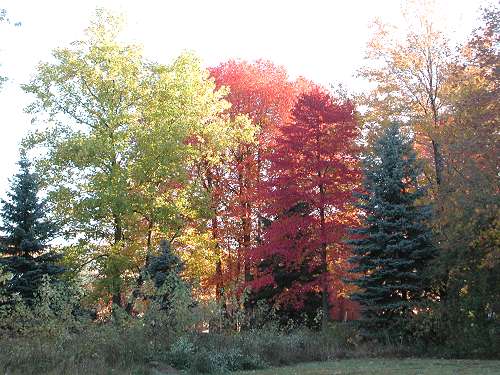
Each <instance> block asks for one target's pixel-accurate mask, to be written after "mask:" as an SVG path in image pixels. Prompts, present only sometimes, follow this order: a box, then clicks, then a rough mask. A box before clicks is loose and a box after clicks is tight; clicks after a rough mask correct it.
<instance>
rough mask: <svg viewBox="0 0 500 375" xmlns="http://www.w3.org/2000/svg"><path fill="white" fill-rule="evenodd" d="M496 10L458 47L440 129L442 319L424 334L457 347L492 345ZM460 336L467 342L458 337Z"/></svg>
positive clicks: (495, 310)
mask: <svg viewBox="0 0 500 375" xmlns="http://www.w3.org/2000/svg"><path fill="white" fill-rule="evenodd" d="M499 42H500V11H499V9H498V7H491V8H489V9H485V10H484V13H483V24H482V25H481V27H479V28H478V29H477V30H475V31H474V32H473V34H472V37H471V38H470V41H469V42H468V43H467V44H465V45H464V46H463V48H462V50H461V55H460V56H459V57H457V59H456V61H455V62H454V64H453V66H452V67H451V68H452V72H453V74H452V78H451V79H450V116H449V119H448V121H447V124H446V126H445V127H443V129H442V136H441V138H442V139H443V142H442V145H443V154H444V156H445V157H446V161H447V163H446V166H447V168H446V175H447V178H446V184H445V185H444V192H445V193H446V194H442V195H441V196H440V197H439V203H438V204H439V206H440V207H441V210H440V211H439V213H438V215H437V217H436V220H435V227H436V228H437V231H436V232H437V233H438V235H439V237H438V239H439V245H440V248H441V251H440V253H439V257H438V259H436V262H435V264H434V274H433V277H434V282H435V287H436V289H437V291H438V292H439V296H440V304H439V305H436V306H434V311H433V312H434V318H435V319H436V320H438V321H439V322H441V324H439V325H438V327H440V328H439V330H432V331H431V334H429V335H428V337H427V339H428V340H432V341H433V342H438V343H444V342H446V343H452V344H450V346H452V347H453V349H454V350H455V352H456V353H457V354H462V353H468V352H470V351H471V350H474V351H476V352H479V351H481V352H482V353H495V350H496V351H497V352H498V345H496V342H497V341H498V340H497V339H496V336H495V329H496V328H495V327H498V319H499V316H500V304H499V303H498V297H497V296H498V295H499V293H500V290H499V286H500V280H499V275H500V253H499V246H498V238H499V235H498V234H499V230H500V228H499V224H500V223H499V221H498V212H499V209H500V208H499V203H498V202H499V196H498V195H499V192H498V161H497V159H496V158H495V157H492V155H498V154H500V142H499V141H500V137H499V134H498V131H497V129H498V123H499V113H500V108H499V102H498V96H499V93H500V85H499V82H500V77H499V74H500V70H499V65H500V57H499V55H498V49H499ZM464 336H466V337H467V338H468V339H467V341H466V342H463V341H462V340H459V339H458V338H459V337H464Z"/></svg>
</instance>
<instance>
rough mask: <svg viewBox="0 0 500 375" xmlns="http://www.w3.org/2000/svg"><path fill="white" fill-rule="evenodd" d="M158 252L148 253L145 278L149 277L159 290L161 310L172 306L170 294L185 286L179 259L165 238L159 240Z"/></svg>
mask: <svg viewBox="0 0 500 375" xmlns="http://www.w3.org/2000/svg"><path fill="white" fill-rule="evenodd" d="M159 250H160V254H159V255H150V256H149V257H148V260H147V262H146V268H145V270H146V278H149V279H150V280H151V281H152V282H153V284H154V287H155V288H156V289H157V290H159V291H160V295H158V297H159V303H160V306H161V309H162V310H168V309H169V308H171V307H172V306H171V305H172V301H171V298H172V296H171V294H172V293H173V292H175V289H176V288H180V287H184V288H186V287H187V285H185V283H184V281H183V280H182V279H181V277H180V274H181V272H182V271H183V269H184V264H183V263H182V261H181V259H180V258H179V257H178V256H177V255H175V254H174V253H173V252H172V250H171V249H170V245H169V243H168V242H167V241H166V240H162V241H160V247H159Z"/></svg>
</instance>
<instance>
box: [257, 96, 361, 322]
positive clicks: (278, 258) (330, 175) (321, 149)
mask: <svg viewBox="0 0 500 375" xmlns="http://www.w3.org/2000/svg"><path fill="white" fill-rule="evenodd" d="M358 135H359V133H358V128H357V124H356V121H355V120H354V106H353V105H352V103H350V102H345V103H338V102H335V100H334V99H332V97H331V96H330V95H329V94H328V93H327V92H325V91H324V90H322V89H321V88H314V89H312V90H311V91H309V92H307V93H305V94H302V95H301V96H300V97H299V99H298V101H297V103H296V105H295V107H294V109H293V111H292V118H291V120H290V121H288V122H287V123H286V124H285V125H283V126H282V127H281V128H280V129H279V136H277V137H276V139H275V143H274V145H273V153H272V154H271V155H270V156H269V161H270V167H269V171H268V179H267V181H265V183H264V184H265V194H266V195H265V199H264V202H265V206H264V207H265V209H264V211H263V213H264V215H263V216H264V217H265V221H267V228H265V230H264V231H263V234H262V239H261V244H260V245H257V247H256V249H255V250H254V251H253V252H252V254H251V256H250V259H251V260H252V262H253V264H254V265H255V266H256V267H257V271H256V275H255V280H254V281H253V282H252V284H251V285H252V286H253V288H254V289H256V290H259V289H262V288H269V287H271V289H273V288H274V292H273V294H274V296H272V297H273V298H272V302H273V303H274V304H276V305H278V306H280V305H281V306H292V307H293V308H294V309H295V310H297V309H300V308H302V307H303V306H304V303H305V301H306V300H307V298H308V297H310V298H313V297H314V296H313V295H316V296H317V295H318V291H320V294H321V311H322V314H323V323H325V322H327V320H328V319H329V310H330V300H331V299H334V298H336V297H337V296H338V295H339V294H341V293H342V285H341V284H342V283H340V279H341V277H342V275H343V273H344V271H345V266H346V262H345V260H346V257H347V252H346V247H345V246H344V245H343V244H342V242H341V239H342V237H343V236H344V234H345V231H346V228H347V226H348V225H352V224H353V223H354V222H355V221H356V218H355V215H353V208H352V206H351V203H352V191H353V190H355V189H356V186H357V185H358V180H359V177H360V174H359V171H358V170H357V166H356V164H357V156H356V154H357V146H356V144H355V141H356V138H357V137H358ZM277 287H278V288H279V289H277V290H276V288H277Z"/></svg>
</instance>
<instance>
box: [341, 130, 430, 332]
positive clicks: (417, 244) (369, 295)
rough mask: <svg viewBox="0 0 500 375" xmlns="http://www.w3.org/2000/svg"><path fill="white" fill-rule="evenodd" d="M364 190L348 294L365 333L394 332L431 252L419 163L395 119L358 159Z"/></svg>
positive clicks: (422, 280) (413, 303)
mask: <svg viewBox="0 0 500 375" xmlns="http://www.w3.org/2000/svg"><path fill="white" fill-rule="evenodd" d="M364 174H365V179H364V190H365V192H364V193H362V194H359V197H360V203H359V205H358V207H359V208H360V209H362V210H363V211H364V213H365V215H363V216H361V221H362V222H363V223H364V226H362V227H360V228H357V229H355V230H353V231H352V234H353V238H352V240H350V241H349V242H348V243H349V244H351V245H353V247H354V249H353V253H354V254H355V255H354V256H353V257H352V258H351V259H350V260H349V261H350V263H352V264H354V267H353V268H352V269H351V271H350V272H351V273H353V274H355V275H356V276H357V277H355V279H354V280H352V281H351V282H352V283H353V284H355V285H356V286H358V287H359V291H358V292H356V293H354V294H353V295H352V296H351V298H352V299H353V300H355V301H358V302H359V303H360V304H361V307H362V319H361V322H360V323H361V327H362V332H363V334H364V335H365V336H366V337H369V338H370V337H371V338H378V339H381V338H383V337H389V336H391V337H393V338H394V337H398V335H400V334H402V332H403V331H402V330H403V329H404V324H405V322H407V321H408V319H409V318H410V317H411V314H412V313H413V311H414V309H416V308H418V304H419V303H420V302H422V301H423V299H424V298H425V297H426V294H427V292H428V285H429V280H428V278H427V276H426V272H425V271H426V267H427V266H428V264H429V261H430V260H431V259H433V258H434V256H435V248H434V247H433V245H432V241H431V231H430V229H429V228H428V227H427V225H426V222H427V220H428V219H429V217H430V215H431V211H430V207H429V206H424V205H419V204H418V200H419V199H420V198H422V197H423V196H424V194H425V188H424V187H422V186H420V185H419V183H418V178H419V176H420V175H421V167H420V165H419V163H418V161H417V160H416V154H415V152H414V150H413V146H412V140H411V139H409V138H407V137H405V136H404V135H403V134H402V133H401V131H400V128H399V126H398V125H397V124H391V125H389V126H388V127H387V128H386V129H385V130H384V132H383V134H382V136H381V137H380V138H379V139H378V140H377V141H376V142H375V144H374V148H373V152H372V153H370V154H369V155H367V156H366V158H365V160H364Z"/></svg>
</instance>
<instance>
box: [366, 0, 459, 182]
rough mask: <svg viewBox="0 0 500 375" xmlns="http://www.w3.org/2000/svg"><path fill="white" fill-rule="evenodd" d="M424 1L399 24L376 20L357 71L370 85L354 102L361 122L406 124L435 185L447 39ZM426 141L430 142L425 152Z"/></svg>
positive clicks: (440, 174) (439, 171) (440, 168)
mask: <svg viewBox="0 0 500 375" xmlns="http://www.w3.org/2000/svg"><path fill="white" fill-rule="evenodd" d="M432 11H433V10H432V9H431V8H430V7H429V6H428V4H427V3H426V2H425V1H419V2H417V5H416V6H415V7H411V8H410V9H408V10H407V14H406V17H405V19H404V21H405V27H404V28H397V27H395V26H391V25H387V24H383V23H381V22H380V21H376V22H375V23H374V26H375V28H376V32H375V34H374V35H373V37H372V39H371V40H370V42H369V44H368V49H367V52H366V60H367V64H366V66H365V67H363V68H362V69H361V70H360V72H359V75H360V76H361V77H363V78H365V79H367V80H368V81H369V82H371V83H373V84H375V88H374V89H373V90H372V91H370V92H369V94H368V95H364V96H362V97H361V98H360V99H359V100H360V104H362V105H366V106H367V107H368V111H367V113H366V114H365V115H364V122H365V124H367V125H370V124H371V125H373V124H382V123H384V121H385V120H387V119H390V120H391V121H399V122H402V121H405V122H408V123H409V124H410V125H411V127H412V131H413V132H414V133H415V134H416V135H417V137H416V140H417V142H418V143H419V144H420V145H421V146H422V151H423V154H424V155H425V156H428V157H429V159H430V160H431V161H432V164H433V169H434V171H433V173H429V174H430V175H432V177H431V178H430V180H432V181H434V182H435V184H436V185H437V187H439V186H440V185H441V183H442V182H443V179H444V168H445V166H444V164H445V161H444V159H443V155H442V150H441V145H440V142H441V139H440V128H441V126H442V125H443V123H444V120H445V118H446V116H447V114H446V105H447V98H446V96H447V87H446V82H447V79H448V76H449V72H448V64H449V62H450V61H451V52H450V48H449V42H448V40H447V39H446V37H445V36H444V35H443V33H442V32H440V31H439V30H438V28H437V27H436V25H437V23H436V22H434V20H433V13H432ZM428 145H430V146H431V147H430V150H429V147H428Z"/></svg>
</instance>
